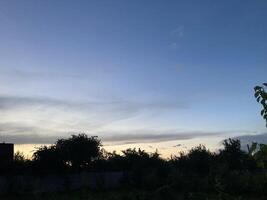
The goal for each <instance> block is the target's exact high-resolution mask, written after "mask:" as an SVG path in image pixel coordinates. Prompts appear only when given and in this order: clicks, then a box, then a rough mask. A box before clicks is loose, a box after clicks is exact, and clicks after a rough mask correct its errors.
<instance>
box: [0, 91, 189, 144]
mask: <svg viewBox="0 0 267 200" xmlns="http://www.w3.org/2000/svg"><path fill="white" fill-rule="evenodd" d="M186 108H187V105H186V104H184V103H182V102H164V101H158V102H156V101H155V102H133V101H126V100H125V101H123V100H116V101H88V102H74V101H67V100H59V99H52V98H44V97H20V96H4V95H2V96H0V111H1V112H2V115H0V120H1V123H0V136H1V137H2V140H4V139H5V140H6V141H7V140H9V139H10V140H14V141H15V142H16V143H25V142H26V143H31V142H33V141H34V142H38V140H39V139H40V141H39V142H40V143H43V142H45V143H46V142H53V141H52V140H50V139H54V138H55V137H54V136H56V137H63V136H66V135H69V134H70V132H72V133H74V132H76V133H77V132H87V133H93V134H97V133H99V132H100V131H101V130H103V129H104V128H103V127H105V126H107V125H110V124H112V123H113V122H118V121H123V120H127V119H131V118H135V117H137V116H139V115H144V114H146V113H153V114H156V113H158V114H159V113H162V112H164V111H169V110H174V109H178V110H179V109H186ZM105 130H107V129H105ZM114 134H116V133H114ZM152 134H153V133H152ZM109 135H110V134H109ZM16 136H18V137H17V138H16ZM121 137H122V138H120V139H119V137H117V140H119V141H122V140H124V139H127V138H126V136H121ZM141 137H144V140H148V139H149V136H146V134H144V135H143V136H141V135H140V136H138V138H136V139H138V140H139V139H140V140H141ZM155 137H156V138H157V140H160V137H159V136H156V135H155ZM169 137H171V136H169ZM22 138H24V139H22ZM20 139H21V141H20ZM103 139H105V140H107V141H112V140H113V141H115V140H116V136H115V137H114V138H113V139H112V138H111V137H106V138H105V137H103ZM128 139H129V141H130V140H133V139H134V138H130V137H129V138H128ZM19 141H20V142H19Z"/></svg>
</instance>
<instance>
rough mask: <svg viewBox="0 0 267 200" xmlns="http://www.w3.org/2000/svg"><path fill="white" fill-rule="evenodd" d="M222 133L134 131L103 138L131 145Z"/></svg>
mask: <svg viewBox="0 0 267 200" xmlns="http://www.w3.org/2000/svg"><path fill="white" fill-rule="evenodd" d="M222 134H223V133H222V132H202V131H175V130H159V131H155V130H135V131H129V132H124V133H118V132H117V133H111V134H110V136H104V137H103V140H104V141H106V142H115V143H120V144H133V143H156V142H166V141H175V140H190V139H193V138H201V137H206V136H218V135H222Z"/></svg>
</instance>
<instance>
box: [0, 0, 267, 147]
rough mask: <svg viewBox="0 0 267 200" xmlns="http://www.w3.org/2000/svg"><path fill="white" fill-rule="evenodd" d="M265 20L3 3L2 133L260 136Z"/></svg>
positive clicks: (156, 4) (116, 137)
mask: <svg viewBox="0 0 267 200" xmlns="http://www.w3.org/2000/svg"><path fill="white" fill-rule="evenodd" d="M266 10H267V2H266V1H264V0H262V1H260V0H257V1H241V0H240V1H237V0H231V1H168V2H166V1H145V2H144V1H119V0H116V1H49V0H47V1H30V0H29V1H1V2H0V24H1V26H0V30H1V31H0V44H1V45H0V112H1V113H2V114H1V116H0V120H1V125H0V134H1V136H2V138H3V139H5V140H12V141H14V142H16V143H21V144H24V143H27V144H29V143H36V144H37V143H49V142H52V141H54V140H55V138H57V137H64V136H68V135H70V134H71V133H77V132H86V133H88V134H91V135H99V136H100V137H101V138H103V140H104V141H106V142H107V143H108V142H111V143H123V144H128V143H132V144H135V145H137V144H140V143H149V144H150V143H153V144H154V143H156V144H157V145H158V146H160V143H162V142H170V141H175V142H179V140H181V139H183V140H190V139H195V140H196V139H197V141H199V143H201V141H202V139H203V140H204V138H205V137H208V138H209V137H215V138H216V137H217V138H218V140H214V139H211V140H210V142H209V140H207V142H206V144H207V145H212V144H215V143H217V142H218V141H219V140H220V139H221V138H223V137H229V136H236V135H247V134H255V133H256V134H257V133H264V132H266V128H265V125H264V121H263V120H262V119H261V116H260V115H259V111H260V106H259V105H257V103H256V101H255V99H254V96H253V87H254V86H255V85H257V84H261V83H263V82H266V74H267V56H266V55H267V21H266V19H267V12H266ZM186 135H187V136H188V137H185V136H186ZM134 136H136V137H134ZM12 141H11V142H12ZM214 141H215V142H214ZM157 145H155V146H157ZM167 147H168V145H165V147H164V148H167Z"/></svg>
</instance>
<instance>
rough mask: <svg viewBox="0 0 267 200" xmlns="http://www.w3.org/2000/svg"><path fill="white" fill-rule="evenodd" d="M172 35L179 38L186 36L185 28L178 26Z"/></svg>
mask: <svg viewBox="0 0 267 200" xmlns="http://www.w3.org/2000/svg"><path fill="white" fill-rule="evenodd" d="M171 34H173V35H177V36H178V37H183V36H184V26H178V27H177V28H175V29H174V30H172V31H171Z"/></svg>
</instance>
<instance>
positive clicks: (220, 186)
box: [5, 134, 267, 199]
mask: <svg viewBox="0 0 267 200" xmlns="http://www.w3.org/2000/svg"><path fill="white" fill-rule="evenodd" d="M266 168H267V145H264V144H257V143H253V144H251V145H250V146H248V150H247V151H243V150H242V149H241V145H240V141H239V140H236V139H228V140H225V141H224V142H223V148H222V149H221V150H219V151H218V152H210V151H209V150H208V149H206V147H205V146H203V145H199V146H197V147H194V148H192V149H191V150H189V152H187V153H180V155H179V156H176V157H172V158H171V159H168V160H166V159H162V158H161V157H160V155H159V154H158V152H155V153H147V152H145V151H144V150H141V149H127V150H125V151H122V154H117V153H116V152H112V153H110V152H106V151H105V150H104V149H103V148H102V147H101V141H100V140H99V139H98V138H97V137H88V136H87V135H85V134H79V135H73V136H72V137H70V138H68V139H60V140H58V141H57V142H56V143H55V144H53V145H51V146H43V147H40V148H38V149H37V150H36V151H35V152H34V154H33V158H32V159H31V160H27V159H25V158H24V156H23V155H22V154H20V153H17V154H15V158H14V163H13V167H12V168H11V169H9V170H8V173H9V174H34V175H45V174H69V173H79V172H82V171H93V172H111V171H121V172H125V174H127V176H125V179H124V180H123V184H122V185H123V188H124V189H127V188H135V189H138V190H145V191H153V192H152V193H149V194H147V195H148V197H147V198H148V199H151V198H152V197H153V198H154V199H157V198H158V199H160V198H161V197H162V198H163V197H164V198H167V199H177V195H178V194H179V195H183V198H188V199H190V198H191V199H194V197H196V198H195V199H206V198H204V197H207V195H217V196H216V197H218V199H220V198H221V199H231V197H238V196H240V195H241V196H242V195H245V196H247V197H249V196H253V197H257V198H261V197H262V198H264V197H265V196H267V190H266V189H265V188H267V171H266ZM6 173H7V172H5V174H6ZM149 195H155V196H149ZM189 197H190V198H189ZM202 197H203V198H202ZM219 197H220V198H219Z"/></svg>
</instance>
